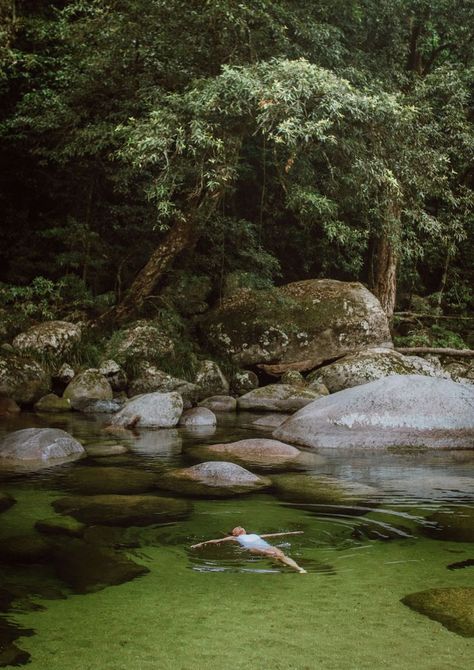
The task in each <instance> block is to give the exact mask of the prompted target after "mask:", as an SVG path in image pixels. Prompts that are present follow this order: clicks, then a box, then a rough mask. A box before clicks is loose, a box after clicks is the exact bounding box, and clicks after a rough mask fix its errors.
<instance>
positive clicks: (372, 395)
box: [273, 375, 474, 449]
mask: <svg viewBox="0 0 474 670" xmlns="http://www.w3.org/2000/svg"><path fill="white" fill-rule="evenodd" d="M428 399H429V401H428ZM273 437H275V438H276V439H278V440H282V441H284V442H289V443H290V444H301V445H304V446H307V447H315V448H350V447H354V448H373V449H377V448H381V447H400V448H402V447H403V448H404V447H413V448H415V447H428V448H440V449H443V448H446V449H463V448H465V449H472V448H473V446H474V389H472V388H471V387H470V386H465V385H463V384H457V383H456V382H453V381H450V380H447V379H433V378H430V377H424V376H421V375H394V376H391V377H387V378H385V379H379V380H377V381H374V382H370V383H368V384H363V385H362V386H356V387H354V388H350V389H345V390H344V391H339V392H338V393H334V394H332V395H330V396H327V397H324V398H320V399H319V400H317V401H316V402H314V403H311V404H310V405H308V406H307V407H304V408H303V409H302V410H300V411H299V412H297V413H296V414H295V415H293V416H292V417H291V418H290V419H288V421H285V423H284V424H283V425H281V426H280V427H279V428H277V429H276V431H274V433H273Z"/></svg>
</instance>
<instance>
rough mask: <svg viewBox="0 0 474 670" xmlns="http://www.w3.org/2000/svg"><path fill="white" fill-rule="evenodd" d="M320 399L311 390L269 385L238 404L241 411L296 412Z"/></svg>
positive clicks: (250, 393) (285, 385) (250, 394)
mask: <svg viewBox="0 0 474 670" xmlns="http://www.w3.org/2000/svg"><path fill="white" fill-rule="evenodd" d="M320 397H321V396H320V394H319V393H318V392H317V391H312V390H311V389H307V388H301V387H299V386H290V385H289V384H269V385H268V386H263V387H262V388H259V389H255V390H254V391H249V393H246V394H245V395H243V396H241V397H240V398H239V399H238V400H237V404H238V407H239V409H241V410H243V409H248V410H258V411H266V412H296V411H297V410H299V409H301V408H302V407H305V406H306V405H308V404H309V403H311V402H313V401H314V400H317V399H318V398H320Z"/></svg>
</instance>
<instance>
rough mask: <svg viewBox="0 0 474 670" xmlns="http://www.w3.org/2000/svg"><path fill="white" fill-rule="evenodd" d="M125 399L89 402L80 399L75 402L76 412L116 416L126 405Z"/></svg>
mask: <svg viewBox="0 0 474 670" xmlns="http://www.w3.org/2000/svg"><path fill="white" fill-rule="evenodd" d="M125 402H126V401H125V399H123V400H122V398H113V399H112V400H89V399H87V398H80V399H79V400H75V401H74V402H73V407H74V409H75V410H78V411H79V412H82V413H83V414H115V413H116V412H118V411H119V410H121V409H122V407H123V406H124V405H125Z"/></svg>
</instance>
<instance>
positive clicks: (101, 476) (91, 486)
mask: <svg viewBox="0 0 474 670" xmlns="http://www.w3.org/2000/svg"><path fill="white" fill-rule="evenodd" d="M61 485H62V486H64V487H65V488H67V489H68V490H70V491H73V492H75V493H81V494H82V493H83V494H85V495H92V494H98V493H121V494H136V493H144V492H145V491H150V490H151V489H153V488H154V486H155V485H156V476H155V475H154V474H153V473H152V472H147V471H146V470H138V469H137V468H133V469H132V468H129V467H128V468H121V467H114V466H111V467H92V466H88V467H75V468H71V470H70V471H69V472H68V473H67V474H66V475H64V476H63V477H62V479H61Z"/></svg>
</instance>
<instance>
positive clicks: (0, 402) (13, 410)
mask: <svg viewBox="0 0 474 670" xmlns="http://www.w3.org/2000/svg"><path fill="white" fill-rule="evenodd" d="M20 412H21V410H20V407H19V406H18V405H17V403H16V402H15V401H14V400H13V398H4V397H0V419H2V418H8V417H10V416H16V415H17V414H19V413H20Z"/></svg>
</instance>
